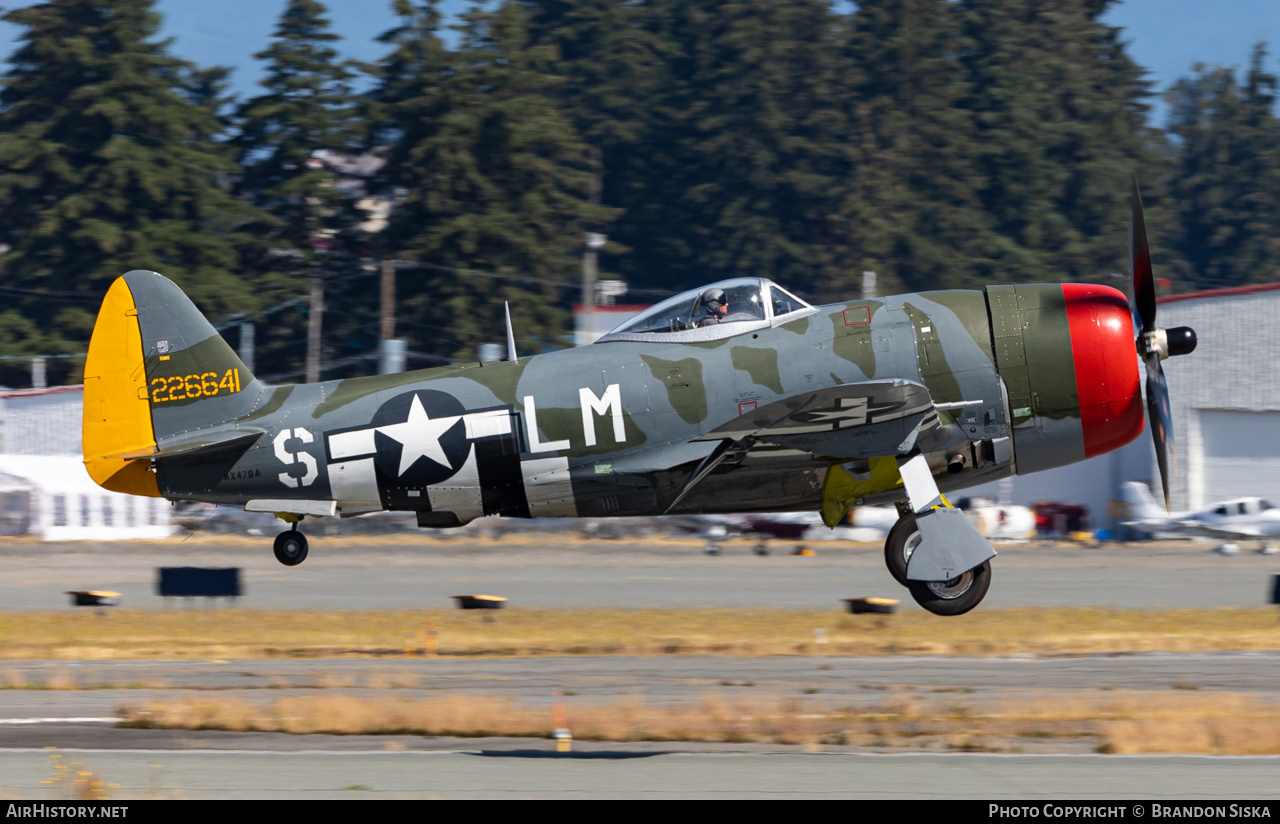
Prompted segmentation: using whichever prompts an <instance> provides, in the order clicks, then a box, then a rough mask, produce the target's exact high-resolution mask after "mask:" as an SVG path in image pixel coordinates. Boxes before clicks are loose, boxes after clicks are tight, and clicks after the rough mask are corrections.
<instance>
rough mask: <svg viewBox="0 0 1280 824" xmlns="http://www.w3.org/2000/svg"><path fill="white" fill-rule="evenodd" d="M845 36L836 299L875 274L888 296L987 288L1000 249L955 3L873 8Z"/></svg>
mask: <svg viewBox="0 0 1280 824" xmlns="http://www.w3.org/2000/svg"><path fill="white" fill-rule="evenodd" d="M845 29H846V31H847V35H846V36H845V38H844V42H843V58H844V65H845V66H846V67H847V69H846V76H847V80H846V83H845V85H844V87H843V89H842V91H841V94H840V99H841V105H842V110H843V111H844V112H845V115H846V124H847V125H846V128H847V130H848V131H847V135H848V136H847V138H846V139H845V140H844V141H843V144H844V146H845V151H846V157H847V161H848V163H849V165H850V167H851V173H850V175H849V181H848V184H847V187H846V188H845V190H844V192H843V203H842V204H841V209H840V214H841V217H842V227H841V228H842V231H841V237H842V238H843V239H844V243H845V246H846V249H847V251H846V252H845V257H846V263H845V265H844V266H842V267H840V269H839V270H838V272H839V276H838V278H837V279H836V280H835V282H833V283H831V284H829V285H828V288H827V291H828V293H843V294H849V293H850V292H851V291H853V288H854V284H853V282H852V280H853V278H856V277H858V276H859V273H860V272H862V271H863V270H868V269H869V270H872V271H875V272H876V273H877V274H878V275H879V278H880V280H879V283H880V289H881V291H884V292H889V291H919V290H926V289H941V288H958V287H970V288H972V287H973V286H976V285H980V284H981V283H982V282H983V281H985V280H986V279H988V278H989V277H990V276H991V274H992V258H993V257H994V255H995V250H996V247H997V246H998V244H999V239H998V237H997V236H996V235H995V233H994V232H993V231H992V227H991V220H990V218H989V216H988V215H987V214H986V213H985V212H984V210H983V208H982V204H981V203H980V202H979V200H978V198H977V191H978V190H979V189H980V187H981V180H980V178H979V177H978V176H977V174H976V173H975V166H976V165H977V164H976V161H977V158H978V154H979V149H978V146H977V145H976V143H975V125H974V122H973V115H972V113H971V112H970V111H969V110H968V109H966V108H965V107H964V106H963V101H964V99H965V97H966V96H967V95H968V93H969V87H968V84H967V83H966V82H965V79H964V77H963V73H962V72H961V71H959V65H958V63H957V55H959V54H960V53H961V52H962V50H963V47H964V44H963V43H962V42H961V40H960V31H959V25H958V20H957V14H956V10H955V7H954V5H953V4H952V3H951V2H949V0H868V1H867V2H863V3H860V4H859V5H858V9H857V11H856V12H854V13H853V14H852V15H850V16H849V18H848V20H847V23H846V27H845ZM841 286H843V288H840V287H841Z"/></svg>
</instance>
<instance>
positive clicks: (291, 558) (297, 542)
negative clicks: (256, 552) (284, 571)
mask: <svg viewBox="0 0 1280 824" xmlns="http://www.w3.org/2000/svg"><path fill="white" fill-rule="evenodd" d="M274 549H275V553H276V560H277V561H279V562H280V563H282V564H284V565H285V566H297V565H298V564H300V563H302V562H303V561H305V560H307V536H306V535H303V534H302V533H301V532H299V531H298V530H296V529H290V530H289V531H288V532H281V533H280V534H279V535H277V536H276V543H275V547H274Z"/></svg>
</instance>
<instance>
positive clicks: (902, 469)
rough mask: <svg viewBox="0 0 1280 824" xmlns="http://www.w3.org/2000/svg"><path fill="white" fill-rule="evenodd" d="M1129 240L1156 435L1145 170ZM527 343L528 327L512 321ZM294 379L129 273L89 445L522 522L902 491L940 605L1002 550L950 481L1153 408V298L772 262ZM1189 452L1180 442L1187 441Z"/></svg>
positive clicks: (900, 562)
mask: <svg viewBox="0 0 1280 824" xmlns="http://www.w3.org/2000/svg"><path fill="white" fill-rule="evenodd" d="M1130 246H1131V250H1132V257H1133V260H1134V287H1135V297H1136V301H1135V302H1136V304H1137V307H1138V310H1139V313H1140V316H1141V320H1142V332H1141V334H1140V336H1139V337H1138V338H1137V352H1138V354H1139V355H1141V356H1142V357H1143V358H1144V359H1145V360H1146V364H1147V369H1148V377H1147V381H1148V395H1149V397H1150V398H1151V401H1152V403H1151V411H1152V414H1153V424H1154V425H1153V434H1154V435H1155V439H1156V445H1157V452H1158V454H1159V455H1160V456H1161V457H1162V460H1163V455H1164V449H1165V446H1164V445H1165V441H1166V440H1167V435H1166V433H1167V432H1168V429H1169V426H1168V394H1167V390H1166V389H1165V385H1164V376H1163V372H1162V370H1161V366H1160V360H1161V359H1162V358H1164V357H1167V356H1168V355H1169V354H1180V353H1182V352H1185V351H1190V349H1191V348H1192V347H1193V346H1194V340H1195V336H1194V333H1193V332H1191V330H1189V329H1188V330H1169V332H1168V333H1166V332H1165V330H1160V329H1157V328H1156V326H1155V292H1154V286H1153V281H1152V276H1151V266H1150V258H1149V255H1148V253H1147V243H1146V233H1145V230H1144V229H1143V226H1142V216H1141V208H1140V202H1139V200H1138V197H1137V185H1136V183H1135V185H1134V207H1133V226H1132V230H1131V243H1130ZM509 340H510V338H509ZM508 349H509V351H510V354H511V357H510V358H509V360H507V361H506V362H496V363H485V364H480V363H469V364H462V365H457V366H450V367H441V368H437V369H428V370H425V371H421V372H408V373H402V374H395V375H381V376H377V377H367V378H351V379H347V380H338V381H327V382H324V383H316V384H306V385H300V386H268V385H266V384H264V383H262V382H261V381H259V380H257V379H256V378H254V376H253V375H252V374H250V373H249V370H248V369H246V368H245V366H244V364H243V363H242V362H241V361H240V360H239V359H238V358H237V357H236V355H235V353H234V352H233V351H232V349H231V348H230V347H229V346H228V345H227V344H226V343H225V342H224V341H223V340H222V338H221V337H219V335H218V334H217V332H215V331H214V329H213V327H211V326H210V325H209V323H208V322H207V321H206V320H205V318H204V317H203V316H202V315H201V314H200V312H199V311H198V310H197V309H196V307H195V306H194V305H193V304H192V303H191V301H190V300H188V299H187V297H186V296H185V295H184V294H183V293H182V292H181V291H180V290H179V289H178V287H177V286H176V285H175V284H174V283H172V282H171V281H169V280H168V279H166V278H164V277H162V276H161V275H159V274H156V273H155V272H148V271H133V272H129V273H127V274H125V275H123V276H122V277H120V278H118V279H117V280H116V282H115V283H114V284H113V285H112V286H111V288H110V290H109V291H108V293H107V296H106V299H105V300H104V301H103V305H102V309H101V311H100V313H99V315H98V320H97V325H96V326H95V327H94V330H93V338H92V341H91V343H90V345H89V355H88V360H87V362H86V364H85V400H84V437H83V443H84V458H85V465H86V467H87V468H88V470H89V473H90V475H92V476H93V478H94V480H95V481H97V482H98V483H99V484H100V485H101V486H103V487H105V488H106V489H110V490H114V491H118V492H127V493H133V494H137V495H152V496H163V497H165V498H168V499H170V500H175V501H176V500H192V501H205V502H210V503H217V504H232V505H242V506H244V508H245V509H247V510H251V511H263V512H274V513H277V514H278V515H279V516H280V517H282V518H284V519H286V520H288V521H291V522H292V523H293V525H294V528H293V529H290V530H289V531H287V532H284V533H282V534H281V535H280V536H279V537H278V538H277V539H276V542H275V554H276V557H277V558H278V559H279V560H280V561H281V562H282V563H284V564H288V565H293V564H297V563H300V562H301V561H302V560H303V559H304V558H305V557H306V556H307V541H306V538H305V537H303V535H302V533H301V532H299V531H298V529H297V524H298V522H299V521H301V520H302V518H304V517H306V516H352V515H359V514H362V513H367V512H374V511H378V510H386V509H390V510H407V511H413V512H416V513H417V516H418V523H419V524H420V525H421V526H424V527H437V528H438V527H449V526H458V525H461V524H465V523H467V522H469V521H471V520H473V519H475V518H478V517H480V516H482V515H503V516H508V517H525V518H527V517H542V516H591V517H601V516H608V515H618V516H623V515H658V514H665V513H683V514H694V513H742V512H768V511H794V510H803V509H809V510H811V511H812V510H820V511H821V512H822V513H823V516H824V518H825V520H826V521H827V523H828V525H832V524H834V523H835V522H836V521H837V520H839V518H840V517H842V516H843V515H844V513H845V512H846V511H847V510H848V508H849V507H850V506H852V505H854V504H856V503H886V502H895V503H897V504H898V511H899V513H900V516H901V517H900V519H899V521H898V523H897V525H896V526H895V527H894V529H893V530H892V531H891V533H890V535H889V538H888V540H887V542H886V545H885V559H886V562H887V564H888V566H889V570H890V572H891V573H892V575H893V576H894V578H895V579H897V580H898V582H899V583H901V584H903V585H904V586H906V587H908V588H909V589H910V591H911V594H912V596H913V597H914V598H915V599H916V600H917V601H918V602H919V603H920V604H921V605H923V606H924V607H925V608H926V609H928V610H930V611H932V612H935V613H937V614H940V615H958V614H961V613H964V612H967V611H968V610H970V609H972V608H973V607H975V606H977V604H978V603H979V602H980V601H981V600H982V598H983V596H984V595H985V594H986V592H987V589H988V587H989V586H990V577H991V566H990V559H991V557H993V556H994V555H995V551H994V550H993V549H992V548H991V546H990V544H988V543H987V541H986V540H985V539H984V538H982V536H981V535H979V534H978V532H977V530H976V529H975V528H974V527H973V526H972V525H971V524H970V523H969V521H968V520H967V519H966V518H965V517H964V515H963V514H962V513H961V512H960V511H959V510H957V509H954V508H952V507H951V506H950V505H949V504H948V503H947V502H946V499H945V498H944V497H943V493H944V492H946V491H951V490H955V489H960V488H963V487H967V486H970V485H973V484H976V483H981V482H985V481H989V480H992V479H995V478H1000V477H1004V476H1007V475H1009V474H1011V473H1014V472H1018V473H1026V472H1035V471H1039V470H1042V469H1048V468H1050V467H1055V466H1061V465H1063V464H1069V463H1071V462H1073V461H1079V460H1083V459H1085V458H1088V457H1091V456H1093V455H1097V454H1099V453H1102V452H1106V451H1108V450H1111V449H1115V448H1116V447H1119V446H1121V445H1123V444H1125V443H1127V442H1129V441H1131V440H1132V439H1133V438H1135V437H1136V436H1137V435H1138V433H1139V432H1141V430H1142V420H1143V418H1142V409H1141V407H1142V400H1141V392H1140V389H1139V385H1138V366H1137V357H1135V337H1134V331H1133V322H1132V320H1131V317H1130V308H1129V303H1128V301H1127V300H1126V299H1125V296H1124V295H1123V294H1121V293H1120V292H1118V291H1116V290H1115V289H1111V288H1109V287H1105V286H1096V285H1083V284H1081V285H1072V284H1067V285H1063V284H1051V285H1017V286H990V287H987V288H986V289H985V290H983V291H940V292H924V293H920V294H912V295H900V296H896V297H888V298H884V299H876V300H851V301H847V302H843V303H836V304H831V305H827V306H810V305H809V304H807V303H805V302H804V301H803V300H800V299H799V298H797V297H795V296H794V295H792V294H791V293H790V292H788V291H787V290H785V289H783V288H782V287H780V286H778V285H777V284H775V283H771V282H770V281H768V280H766V279H764V278H759V277H743V278H736V279H733V280H727V281H723V282H720V283H717V284H714V285H712V286H710V287H707V288H704V289H698V290H694V291H690V292H685V293H683V294H680V295H677V296H675V297H673V298H671V299H669V300H666V301H663V302H662V303H659V304H658V305H656V306H654V307H652V308H650V309H649V310H647V311H646V312H644V313H642V314H640V315H638V316H636V317H634V318H633V319H631V320H629V321H627V322H626V323H624V324H623V325H621V326H619V327H618V328H616V329H614V330H613V331H612V332H610V333H609V334H607V335H605V336H604V337H602V338H601V339H600V340H599V341H598V342H597V343H595V344H593V345H591V346H585V347H581V348H578V349H570V350H566V351H561V352H552V353H548V354H543V355H537V356H534V357H527V358H519V359H517V358H516V357H515V356H514V346H512V345H510V344H509V346H508ZM1162 466H1163V464H1162Z"/></svg>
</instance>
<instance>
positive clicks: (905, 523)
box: [884, 514, 920, 587]
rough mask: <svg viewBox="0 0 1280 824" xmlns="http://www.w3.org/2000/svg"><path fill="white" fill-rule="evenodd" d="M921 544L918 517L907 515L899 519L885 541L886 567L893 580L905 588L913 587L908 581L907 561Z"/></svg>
mask: <svg viewBox="0 0 1280 824" xmlns="http://www.w3.org/2000/svg"><path fill="white" fill-rule="evenodd" d="M919 543H920V530H919V529H917V528H916V516H915V515H914V514H907V515H904V516H902V517H901V518H899V519H898V522H897V523H896V524H894V525H893V529H891V530H889V537H888V538H885V541H884V565H885V566H887V567H888V568H889V574H890V575H892V576H893V580H895V581H897V582H898V583H899V584H902V585H903V586H904V587H909V586H911V584H910V582H909V581H907V560H908V559H909V558H910V557H911V551H912V550H914V549H915V548H916V546H918V545H919Z"/></svg>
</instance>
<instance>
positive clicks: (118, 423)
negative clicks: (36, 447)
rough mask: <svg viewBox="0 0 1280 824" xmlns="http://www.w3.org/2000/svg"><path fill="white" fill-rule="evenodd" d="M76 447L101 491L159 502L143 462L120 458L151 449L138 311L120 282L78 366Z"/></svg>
mask: <svg viewBox="0 0 1280 824" xmlns="http://www.w3.org/2000/svg"><path fill="white" fill-rule="evenodd" d="M81 443H82V449H83V451H84V465H85V468H86V469H88V470H89V476H90V477H92V478H93V480H94V481H95V482H96V483H97V484H98V486H101V487H102V488H104V489H109V490H111V491H112V492H125V493H128V494H130V495H149V496H151V497H155V498H159V497H162V496H161V495H160V487H159V486H158V485H157V484H156V476H155V473H154V472H152V471H151V466H150V462H149V461H145V460H127V459H124V458H121V457H108V456H120V455H124V454H127V453H137V452H140V451H146V450H149V449H154V448H155V445H156V439H155V431H154V430H153V428H152V426H151V402H150V400H149V398H148V395H147V375H146V369H145V366H144V363H143V355H142V333H141V331H139V329H138V309H137V307H136V306H135V305H134V302H133V293H132V292H130V291H129V286H128V284H126V283H125V280H124V278H122V277H121V278H116V281H115V283H113V284H111V289H110V290H108V291H107V296H106V298H105V299H104V300H103V301H102V309H101V310H99V312H98V322H97V323H96V324H95V325H94V327H93V337H92V338H91V339H90V341H89V356H88V358H87V359H86V360H85V364H84V417H83V419H82V432H81Z"/></svg>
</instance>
